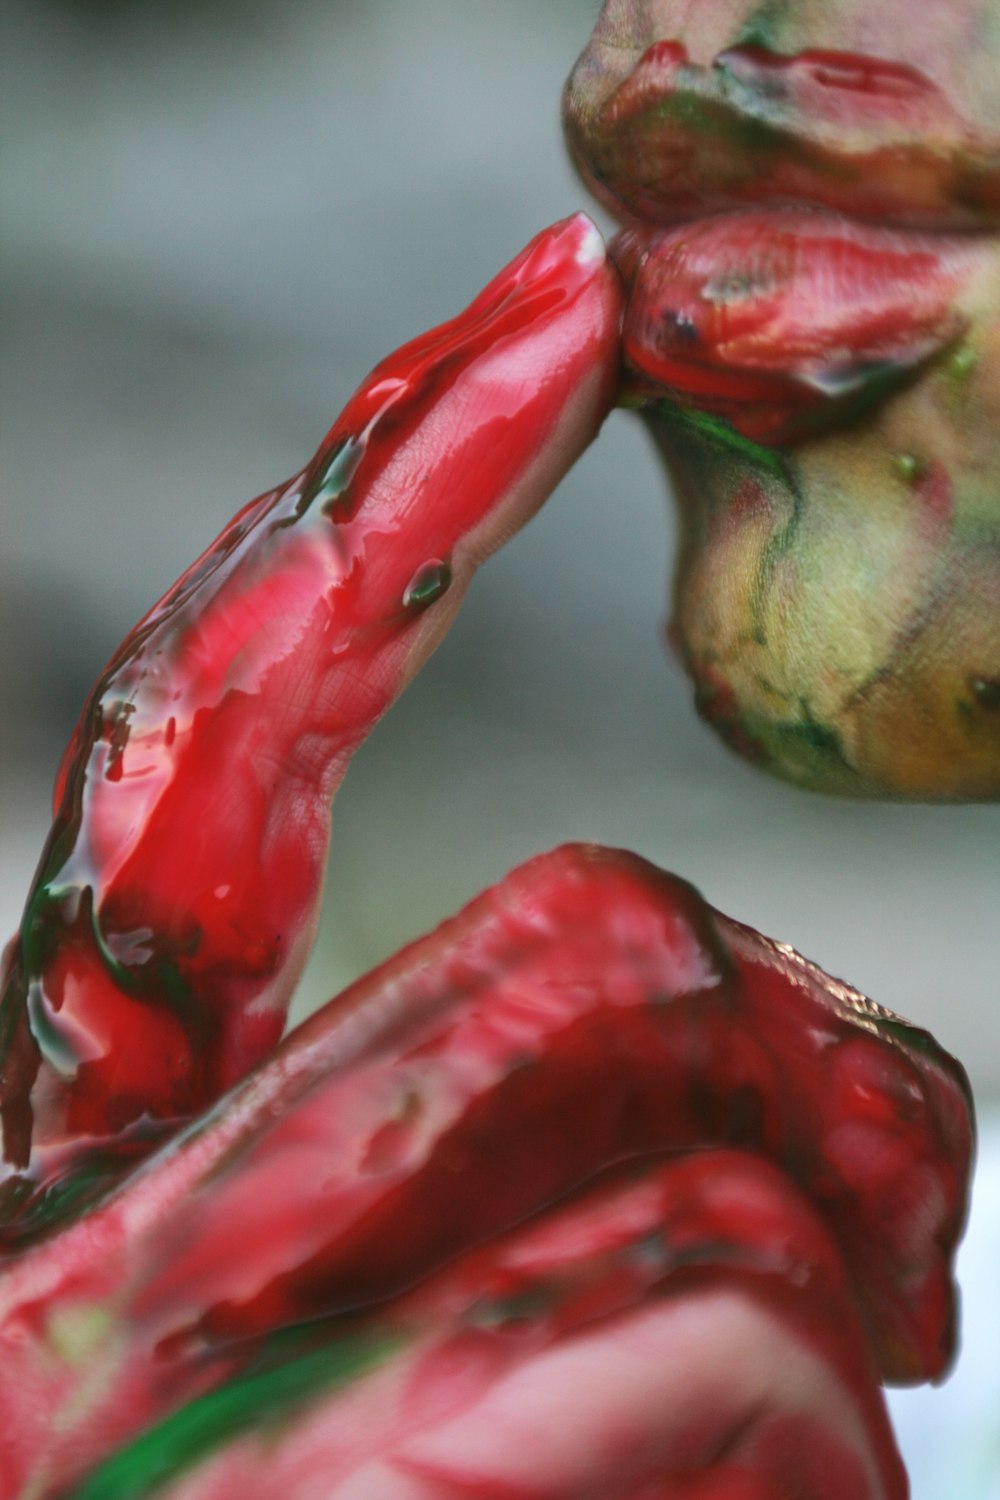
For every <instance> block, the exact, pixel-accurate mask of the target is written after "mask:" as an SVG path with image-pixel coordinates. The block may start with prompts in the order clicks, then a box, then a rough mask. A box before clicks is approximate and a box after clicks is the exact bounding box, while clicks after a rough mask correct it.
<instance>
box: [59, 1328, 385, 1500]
mask: <svg viewBox="0 0 1000 1500" xmlns="http://www.w3.org/2000/svg"><path fill="white" fill-rule="evenodd" d="M399 1342H400V1340H399V1338H398V1337H395V1338H394V1337H391V1336H389V1335H387V1334H385V1333H367V1334H358V1335H355V1336H353V1337H342V1338H339V1339H337V1340H336V1341H335V1342H333V1343H330V1344H327V1345H325V1346H323V1347H322V1348H319V1349H312V1350H310V1352H308V1353H307V1354H303V1355H299V1356H298V1357H297V1358H295V1357H293V1358H291V1359H290V1360H288V1361H287V1362H285V1363H283V1364H281V1365H279V1366H277V1367H276V1368H273V1369H267V1370H264V1371H257V1372H256V1373H252V1374H248V1375H242V1376H239V1377H237V1378H236V1379H235V1380H231V1381H229V1382H228V1384H226V1385H224V1386H222V1387H220V1388H219V1389H218V1390H215V1391H211V1392H209V1394H208V1395H206V1396H201V1397H199V1399H198V1400H197V1401H192V1402H191V1403H190V1405H189V1406H185V1407H182V1408H181V1410H180V1411H176V1412H174V1413H173V1414H172V1415H171V1416H169V1417H167V1419H166V1420H165V1421H164V1422H161V1423H160V1424H159V1426H157V1427H154V1428H151V1429H150V1430H149V1431H148V1432H145V1433H143V1434H142V1436H141V1437H139V1438H137V1439H136V1440H135V1442H133V1443H130V1444H129V1446H128V1447H127V1448H123V1449H121V1450H120V1451H119V1452H118V1453H116V1454H115V1455H114V1457H113V1458H110V1459H108V1461H107V1462H106V1463H104V1464H102V1465H101V1467H100V1468H99V1469H96V1470H95V1471H94V1472H93V1473H92V1474H91V1475H90V1477H89V1478H88V1479H85V1480H84V1481H83V1483H82V1484H81V1485H79V1486H78V1487H77V1488H76V1489H75V1490H73V1491H72V1492H71V1494H70V1495H68V1496H67V1497H66V1500H144V1497H146V1496H148V1495H151V1494H153V1493H154V1492H155V1491H156V1490H158V1489H160V1488H161V1487H162V1486H163V1485H165V1484H167V1483H169V1481H170V1480H172V1479H176V1478H177V1477H178V1476H179V1475H181V1474H183V1473H184V1472H185V1471H186V1470H188V1469H191V1468H193V1467H194V1465H195V1464H197V1463H200V1462H202V1461H203V1460H205V1459H207V1458H210V1457H211V1455H212V1454H213V1453H214V1452H215V1451H216V1450H217V1449H218V1448H220V1447H222V1446H223V1444H225V1443H226V1442H228V1441H231V1440H232V1439H234V1438H237V1437H239V1436H241V1435H242V1434H243V1433H245V1432H248V1431H249V1430H250V1429H252V1428H255V1427H256V1428H269V1429H273V1428H274V1427H275V1426H276V1425H277V1424H278V1423H280V1422H281V1421H283V1420H285V1419H287V1418H290V1417H292V1416H294V1415H295V1414H296V1412H297V1410H298V1409H299V1408H300V1407H303V1406H305V1405H306V1403H307V1402H309V1401H310V1400H311V1399H313V1398H314V1397H316V1396H318V1395H321V1394H323V1393H324V1392H329V1391H333V1390H336V1388H337V1387H338V1386H340V1385H344V1384H345V1383H346V1382H347V1381H349V1380H351V1379H352V1378H353V1377H355V1376H358V1375H361V1374H364V1373H365V1372H366V1371H367V1370H370V1369H371V1368H373V1367H374V1366H375V1365H378V1364H380V1363H381V1362H382V1361H383V1360H384V1359H386V1358H387V1357H388V1356H389V1355H390V1354H391V1353H392V1352H393V1351H394V1350H395V1349H396V1348H397V1347H398V1344H399Z"/></svg>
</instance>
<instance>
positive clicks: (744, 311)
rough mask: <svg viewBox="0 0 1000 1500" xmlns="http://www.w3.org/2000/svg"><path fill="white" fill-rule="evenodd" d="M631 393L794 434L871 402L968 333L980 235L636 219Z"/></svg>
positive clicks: (796, 213)
mask: <svg viewBox="0 0 1000 1500" xmlns="http://www.w3.org/2000/svg"><path fill="white" fill-rule="evenodd" d="M612 253H613V255H614V257H615V259H616V261H617V263H618V266H619V269H620V270H621V271H622V274H623V276H624V279H625V281H626V285H627V286H628V289H629V297H628V307H627V312H626V318H625V325H624V332H623V349H624V355H625V365H626V372H627V373H626V382H625V388H624V389H625V399H626V400H630V399H631V400H637V401H639V402H645V401H649V400H657V399H659V398H662V397H663V396H664V395H668V396H671V397H673V398H675V399H677V400H680V401H682V402H684V403H687V404H692V405H694V406H696V407H698V408H699V409H700V410H702V411H706V412H709V413H712V414H714V415H718V416H721V417H725V418H726V419H727V420H728V421H729V422H730V424H731V425H732V426H733V427H734V428H735V429H736V430H737V431H738V432H739V433H741V434H742V435H743V436H744V437H748V438H750V439H751V440H753V441H755V442H757V443H763V444H768V445H771V444H785V443H788V442H790V441H794V440H795V439H796V438H799V437H805V436H808V435H809V434H810V433H813V432H815V431H818V430H820V429H822V428H824V427H828V426H830V425H832V424H833V423H836V422H840V421H843V420H844V419H845V418H849V417H850V416H852V415H856V414H858V413H859V412H861V411H863V410H864V409H865V408H866V407H867V406H869V405H870V404H871V403H872V402H873V401H876V400H878V399H880V398H881V397H882V396H884V395H885V394H887V393H888V392H889V391H890V390H891V389H893V388H894V387H895V386H897V385H899V384H901V383H903V382H904V381H906V380H907V379H909V378H910V377H911V376H912V374H913V373H914V371H916V370H918V369H919V368H920V367H921V366H922V365H923V364H924V363H925V362H926V361H927V360H929V359H930V358H932V357H933V356H934V355H936V354H938V353H939V352H940V351H941V350H942V349H944V348H946V347H947V346H948V345H949V344H951V343H953V342H954V341H955V340H956V339H957V338H959V337H960V336H961V334H962V333H963V332H964V331H965V328H966V320H965V318H964V317H963V315H962V314H961V313H960V312H959V311H958V310H957V309H956V305H955V304H956V296H957V293H958V292H959V291H960V289H961V285H962V282H963V280H964V279H965V277H966V276H967V275H968V274H969V273H970V271H971V270H972V269H973V267H974V265H975V262H976V260H977V259H978V257H979V256H980V254H981V247H980V245H979V242H978V237H971V236H959V235H930V234H917V233H914V232H912V231H909V232H908V231H901V230H897V229H884V228H878V227H875V226H872V225H865V224H859V223H856V222H853V221H851V220H847V219H843V218H841V217H840V216H838V215H834V214H830V213H823V212H818V211H816V210H810V209H773V210H757V211H747V212H742V213H730V214H716V215H713V216H711V217H709V218H706V219H699V220H695V221H693V222H692V223H689V224H684V225H680V226H675V227H673V228H669V229H654V230H646V231H642V230H625V231H624V232H623V233H622V234H620V235H619V236H618V237H617V239H616V240H615V242H614V244H613V245H612Z"/></svg>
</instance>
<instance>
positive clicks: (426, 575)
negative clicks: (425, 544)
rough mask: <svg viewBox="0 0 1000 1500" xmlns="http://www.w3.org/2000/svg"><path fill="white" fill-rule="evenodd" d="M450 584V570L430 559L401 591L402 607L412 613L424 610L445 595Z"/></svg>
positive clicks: (435, 559) (446, 566) (446, 564)
mask: <svg viewBox="0 0 1000 1500" xmlns="http://www.w3.org/2000/svg"><path fill="white" fill-rule="evenodd" d="M450 584H451V568H450V567H449V565H448V563H446V562H442V561H441V559H440V558H438V557H432V558H431V559H430V561H429V562H425V563H424V564H423V565H422V566H421V567H419V568H418V569H417V571H416V572H415V573H414V575H413V577H412V578H411V579H410V581H409V583H408V584H407V585H406V588H405V589H404V591H403V607H404V609H410V610H413V611H414V612H418V611H419V610H422V609H426V608H427V606H428V605H429V604H433V603H435V601H436V600H438V599H440V598H441V595H442V594H444V593H447V591H448V587H449V585H450Z"/></svg>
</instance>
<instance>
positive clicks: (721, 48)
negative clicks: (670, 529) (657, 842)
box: [564, 0, 1000, 800]
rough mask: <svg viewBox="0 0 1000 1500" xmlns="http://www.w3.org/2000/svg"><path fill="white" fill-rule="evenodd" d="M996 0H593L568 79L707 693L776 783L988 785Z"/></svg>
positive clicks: (691, 659)
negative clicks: (667, 483) (610, 227)
mask: <svg viewBox="0 0 1000 1500" xmlns="http://www.w3.org/2000/svg"><path fill="white" fill-rule="evenodd" d="M998 68H1000V0H961V3H956V0H929V3H927V4H925V5H923V6H921V7H919V9H917V10H914V9H913V8H912V7H910V6H906V5H902V4H893V3H888V0H844V3H830V0H825V3H819V0H794V3H793V0H765V3H764V4H756V5H754V4H750V3H747V0H700V3H697V4H694V3H690V0H608V3H607V4H606V5H605V7H604V10H603V12H602V14H601V16H600V19H599V20H598V23H597V26H596V27H595V30H594V34H593V36H592V37H591V40H590V42H589V44H588V46H587V48H586V50H585V51H584V53H583V55H582V56H581V58H580V60H579V61H578V63H577V65H576V67H575V68H574V71H573V73H572V75H571V77H570V80H569V82H568V84H567V87H566V92H565V97H564V118H565V123H566V131H567V137H568V140H569V143H570V148H571V150H572V152H573V155H574V159H575V160H576V162H577V165H578V166H579V169H580V171H581V173H582V174H583V176H584V178H585V180H586V181H587V183H588V185H589V186H590V187H591V189H592V191H593V192H594V193H595V194H596V196H597V197H599V198H600V199H601V201H602V202H603V203H604V204H605V206H606V207H608V208H609V209H610V210H611V211H612V212H613V213H614V214H615V215H616V216H617V217H618V218H619V219H620V221H621V222H622V223H623V225H624V229H623V231H622V233H621V234H620V235H619V237H618V239H617V240H616V242H615V246H614V253H615V255H616V258H617V260H618V263H619V266H620V268H621V270H622V273H623V275H624V277H625V280H626V283H627V286H628V288H629V310H628V314H627V321H626V330H625V356H626V384H625V399H626V400H627V401H630V402H632V403H634V404H635V405H637V406H639V407H641V408H642V410H643V412H644V414H645V416H646V419H647V421H648V423H649V425H650V427H651V429H652V431H653V433H654V436H655V439H656V442H657V444H658V445H659V447H660V449H661V451H662V452H663V455H664V457H665V459H666V462H667V465H668V467H669V469H670V473H671V477H672V479H673V483H674V488H675V491H676V494H677V496H678V500H679V502H680V507H681V515H682V539H681V549H680V556H679V559H678V564H677V573H676V578H675V589H674V604H673V618H672V622H671V626H670V636H671V640H672V642H673V644H674V646H675V647H676V649H677V651H678V653H679V655H680V657H681V659H682V661H683V662H684V665H685V667H686V669H687V670H688V672H689V674H690V676H691V678H692V680H693V682H694V685H695V692H696V701H697V704H698V708H699V710H700V712H701V713H702V714H703V715H704V717H705V718H706V719H707V720H708V721H709V722H710V723H711V724H712V725H713V726H714V727H715V728H716V729H717V730H718V731H719V732H720V733H721V734H722V735H723V736H724V737H725V738H726V739H727V740H728V741H729V743H730V744H732V745H733V747H734V748H736V749H737V750H739V751H740V752H741V753H743V754H744V755H746V756H748V757H750V758H752V759H754V760H755V761H756V762H758V763H759V764H761V765H763V766H766V767H767V768H769V769H771V770H773V771H775V772H777V773H778V774H780V775H783V776H785V777H788V778H789V779H791V780H793V781H796V782H798V783H800V784H802V785H805V786H809V787H812V788H815V789H817V790H822V791H829V792H841V793H847V794H851V795H859V796H878V797H901V798H916V799H928V800H977V799H984V798H996V797H1000V89H998V88H997V86H996V79H997V76H998Z"/></svg>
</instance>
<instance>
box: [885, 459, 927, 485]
mask: <svg viewBox="0 0 1000 1500" xmlns="http://www.w3.org/2000/svg"><path fill="white" fill-rule="evenodd" d="M892 467H893V470H894V472H895V474H896V476H897V478H899V479H901V480H902V481H903V483H904V484H916V483H917V482H918V481H919V480H921V479H923V477H924V475H925V474H926V473H927V464H926V463H925V461H924V460H923V459H922V458H917V456H916V454H914V453H898V454H897V455H896V457H895V458H894V459H893V461H892Z"/></svg>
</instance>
